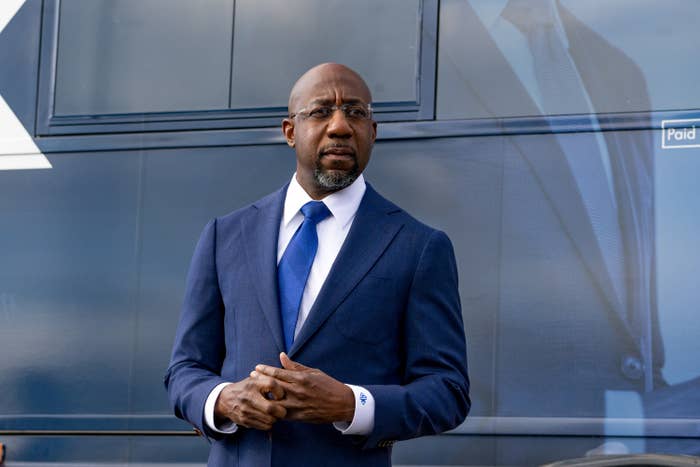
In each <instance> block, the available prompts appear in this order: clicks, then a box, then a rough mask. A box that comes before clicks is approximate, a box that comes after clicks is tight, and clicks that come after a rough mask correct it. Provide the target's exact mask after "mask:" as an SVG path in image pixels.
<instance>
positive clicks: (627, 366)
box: [622, 355, 644, 381]
mask: <svg viewBox="0 0 700 467" xmlns="http://www.w3.org/2000/svg"><path fill="white" fill-rule="evenodd" d="M622 374H623V375H625V378H627V379H631V380H635V381H636V380H639V379H642V376H644V365H643V364H642V362H641V360H639V358H637V357H635V356H632V355H625V356H624V357H622Z"/></svg>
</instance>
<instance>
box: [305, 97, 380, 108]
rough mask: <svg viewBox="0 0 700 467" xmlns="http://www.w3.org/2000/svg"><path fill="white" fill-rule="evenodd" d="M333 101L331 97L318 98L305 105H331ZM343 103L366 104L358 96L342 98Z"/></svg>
mask: <svg viewBox="0 0 700 467" xmlns="http://www.w3.org/2000/svg"><path fill="white" fill-rule="evenodd" d="M334 103H335V99H331V98H319V99H314V100H312V101H311V102H309V104H308V105H307V106H305V107H312V106H314V105H333V104H334ZM343 104H364V105H367V103H366V102H365V101H363V100H362V99H360V98H359V97H350V98H348V99H343Z"/></svg>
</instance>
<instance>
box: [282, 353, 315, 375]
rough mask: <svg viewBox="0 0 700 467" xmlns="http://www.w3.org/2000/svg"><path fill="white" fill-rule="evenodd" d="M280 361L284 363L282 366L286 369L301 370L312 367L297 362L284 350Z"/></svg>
mask: <svg viewBox="0 0 700 467" xmlns="http://www.w3.org/2000/svg"><path fill="white" fill-rule="evenodd" d="M280 363H281V364H282V367H283V368H284V369H285V370H292V371H301V370H309V369H310V368H309V367H307V366H304V365H302V364H301V363H297V362H295V361H294V360H292V359H291V358H289V357H288V356H287V354H286V353H284V352H282V353H281V354H280Z"/></svg>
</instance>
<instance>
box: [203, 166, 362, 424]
mask: <svg viewBox="0 0 700 467" xmlns="http://www.w3.org/2000/svg"><path fill="white" fill-rule="evenodd" d="M365 190H366V185H365V179H364V177H363V176H362V175H360V176H359V177H358V178H357V180H355V181H354V182H353V183H352V184H351V185H350V186H348V187H347V188H344V189H342V190H339V191H336V192H335V193H331V194H330V195H328V196H326V197H325V198H323V200H322V201H323V203H324V204H325V205H326V207H328V210H329V211H330V212H331V215H330V216H328V217H327V218H325V219H324V220H322V221H321V222H319V223H318V224H317V225H316V233H317V234H318V250H317V251H316V256H315V257H314V262H313V264H312V265H311V271H310V272H309V278H308V280H307V282H306V287H305V288H304V293H303V295H302V297H301V305H300V306H299V318H298V319H297V324H296V327H295V329H294V336H295V337H296V336H297V335H298V334H299V330H300V329H301V328H302V326H303V325H304V323H305V322H306V318H308V316H309V312H310V311H311V307H312V306H313V304H314V302H315V301H316V297H318V294H319V292H320V291H321V287H323V283H324V282H325V281H326V277H328V273H329V272H330V270H331V267H332V266H333V262H334V261H335V258H336V257H337V256H338V252H339V251H340V248H341V247H342V246H343V243H344V242H345V238H346V237H347V235H348V232H349V231H350V227H351V226H352V222H353V220H354V219H355V214H356V213H357V209H358V208H359V206H360V202H361V201H362V197H363V196H364V194H365ZM309 201H313V200H312V199H311V197H310V196H309V195H308V193H306V191H304V189H303V188H302V187H301V185H299V182H297V179H296V174H294V176H292V180H291V181H290V183H289V188H288V189H287V195H286V197H285V200H284V211H283V213H282V219H280V228H279V236H278V240H277V264H279V262H280V260H281V259H282V255H283V254H284V251H285V250H286V248H287V245H288V244H289V242H290V241H291V239H292V237H293V236H294V233H295V232H296V231H297V229H298V228H299V226H300V225H301V223H302V222H303V221H304V215H303V214H302V213H301V211H300V209H301V207H302V206H303V205H304V204H306V203H308V202H309ZM348 351H352V349H348ZM251 370H252V368H251ZM228 384H231V383H222V384H219V385H218V386H216V387H215V388H214V390H213V391H212V392H211V393H210V394H209V396H208V397H207V401H206V403H205V406H204V418H205V420H206V422H207V425H209V428H211V429H212V430H214V431H216V432H219V433H233V432H235V431H236V429H237V428H238V426H237V425H236V424H235V423H233V422H227V423H224V424H220V425H218V426H217V425H216V424H215V423H214V406H215V405H216V399H217V398H218V397H219V394H220V393H221V391H222V390H223V389H224V388H225V387H226V386H227V385H228ZM347 386H348V387H349V388H350V389H351V390H352V392H353V394H354V395H355V414H354V417H353V419H352V422H351V423H347V422H336V423H334V424H333V425H334V426H335V428H336V429H338V430H339V431H340V432H341V433H343V434H348V435H366V434H369V433H370V432H371V431H372V429H373V428H374V397H372V394H371V393H370V392H369V391H367V390H366V389H365V388H363V387H360V386H353V385H350V384H348V385H347Z"/></svg>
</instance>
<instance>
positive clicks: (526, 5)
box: [501, 0, 554, 36]
mask: <svg viewBox="0 0 700 467" xmlns="http://www.w3.org/2000/svg"><path fill="white" fill-rule="evenodd" d="M552 8H553V7H552V5H551V3H550V0H510V1H509V2H508V4H507V5H506V7H505V8H504V9H503V12H502V13H501V16H502V17H503V18H505V19H506V20H508V21H509V22H510V23H511V24H513V25H514V26H515V27H516V28H518V29H519V30H520V32H522V33H523V34H525V35H526V36H527V35H529V34H532V33H533V32H535V31H537V30H543V29H545V30H547V29H550V28H553V27H554V12H553V10H552Z"/></svg>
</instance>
